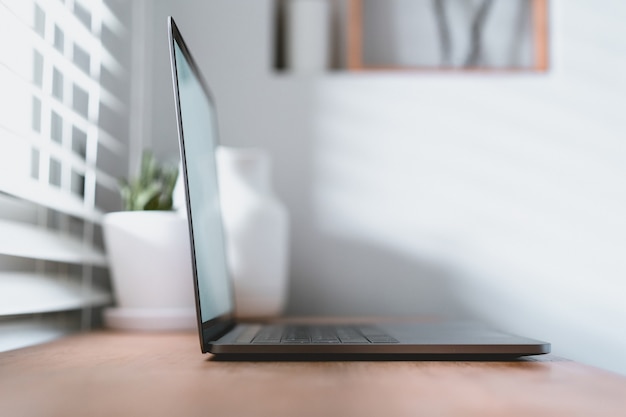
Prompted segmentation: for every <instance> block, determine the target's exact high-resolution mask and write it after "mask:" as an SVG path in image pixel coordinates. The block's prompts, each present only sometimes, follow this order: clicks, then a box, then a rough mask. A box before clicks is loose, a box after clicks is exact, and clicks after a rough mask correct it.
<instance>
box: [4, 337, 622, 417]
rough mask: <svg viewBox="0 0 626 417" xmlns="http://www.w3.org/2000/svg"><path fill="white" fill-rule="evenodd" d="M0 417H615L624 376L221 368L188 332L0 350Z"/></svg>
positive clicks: (538, 366)
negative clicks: (6, 350) (204, 353)
mask: <svg viewBox="0 0 626 417" xmlns="http://www.w3.org/2000/svg"><path fill="white" fill-rule="evenodd" d="M0 415H1V416H7V417H8V416H10V417H16V416H63V417H68V416H381V417H383V416H384V417H387V416H481V417H485V416H568V417H570V416H586V417H587V416H626V378H624V377H621V376H618V375H614V374H611V373H608V372H605V371H601V370H598V369H595V368H591V367H588V366H585V365H581V364H578V363H575V362H571V361H566V360H562V359H557V358H550V357H547V358H542V359H538V358H537V359H532V358H531V359H530V360H525V361H516V362H452V361H447V362H434V361H430V362H401V361H397V362H365V361H361V362H224V361H216V360H214V358H213V357H211V356H210V355H202V354H200V348H199V343H198V340H197V335H196V334H194V333H178V334H175V333H172V334H137V333H115V332H96V333H91V334H83V335H79V336H74V337H69V338H66V339H62V340H58V341H55V342H52V343H49V344H45V345H40V346H35V347H30V348H26V349H21V350H17V351H12V352H5V353H2V354H0Z"/></svg>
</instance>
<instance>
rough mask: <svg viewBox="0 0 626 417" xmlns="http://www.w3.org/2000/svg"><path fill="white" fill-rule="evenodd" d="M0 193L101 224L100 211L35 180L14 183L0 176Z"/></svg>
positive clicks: (11, 179) (10, 179)
mask: <svg viewBox="0 0 626 417" xmlns="http://www.w3.org/2000/svg"><path fill="white" fill-rule="evenodd" d="M0 192H3V193H5V194H8V195H12V196H14V197H17V198H21V199H22V200H26V201H29V202H31V203H35V204H38V205H40V206H43V207H46V208H50V209H53V210H56V211H58V212H61V213H63V214H69V215H70V216H74V217H77V218H79V219H83V220H87V221H90V222H92V223H97V224H98V223H100V222H102V211H100V210H98V209H89V208H87V207H86V206H85V204H84V202H83V200H82V199H80V198H78V197H74V196H72V195H71V194H68V193H66V192H63V191H61V190H59V189H55V188H53V187H49V186H45V185H43V184H41V183H40V182H38V181H35V180H31V179H25V180H22V181H20V182H16V181H14V180H13V178H9V177H5V176H0Z"/></svg>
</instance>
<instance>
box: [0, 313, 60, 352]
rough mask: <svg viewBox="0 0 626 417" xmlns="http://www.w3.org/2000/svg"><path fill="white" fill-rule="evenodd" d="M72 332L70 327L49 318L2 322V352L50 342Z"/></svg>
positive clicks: (0, 339)
mask: <svg viewBox="0 0 626 417" xmlns="http://www.w3.org/2000/svg"><path fill="white" fill-rule="evenodd" d="M70 333H72V330H71V329H69V328H68V327H66V326H63V325H61V324H59V323H56V322H53V321H48V320H41V321H39V320H38V321H32V320H28V319H22V320H12V321H10V322H5V323H3V322H0V352H6V351H7V350H13V349H19V348H21V347H24V346H30V345H34V344H37V343H44V342H48V341H50V340H54V339H57V338H59V337H62V336H64V335H67V334H70Z"/></svg>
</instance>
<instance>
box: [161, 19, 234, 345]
mask: <svg viewBox="0 0 626 417" xmlns="http://www.w3.org/2000/svg"><path fill="white" fill-rule="evenodd" d="M167 22H168V35H169V50H170V63H171V70H172V81H173V87H174V104H175V107H176V121H177V130H178V144H179V149H180V158H181V161H182V171H181V174H182V181H183V184H184V188H185V202H186V207H187V221H188V226H189V239H190V247H191V262H192V271H193V281H194V293H195V302H196V317H197V321H198V333H199V336H200V346H201V348H202V352H208V347H209V343H210V342H211V341H212V340H216V339H217V338H219V337H220V336H221V335H222V334H224V333H225V332H227V331H229V330H230V329H231V328H232V327H233V326H234V324H235V323H234V311H233V308H234V305H235V302H234V289H233V283H232V279H231V277H230V275H229V276H228V285H229V292H230V296H231V300H230V307H231V308H230V310H229V311H227V312H226V313H224V314H222V315H220V316H217V317H214V318H212V319H210V320H207V321H205V322H203V321H202V314H201V304H200V290H199V284H198V270H197V263H196V246H195V241H194V229H193V217H192V214H191V204H190V197H189V182H188V176H187V173H188V171H187V155H186V152H185V138H184V131H183V123H182V114H181V106H180V94H179V88H178V71H177V63H176V51H175V44H176V45H178V47H179V48H180V50H181V52H182V53H183V55H184V57H185V59H186V60H187V63H188V64H189V67H190V68H191V71H192V72H193V74H194V76H195V77H196V79H197V80H198V82H199V83H200V85H201V87H202V89H203V91H204V94H205V95H206V97H207V99H208V100H209V102H211V103H212V104H214V103H215V100H214V99H213V94H212V93H211V90H210V89H209V87H208V85H207V83H206V81H205V80H204V78H203V77H202V74H201V73H200V71H199V69H198V66H197V64H196V61H195V60H194V59H193V56H192V55H191V52H190V51H189V48H188V47H187V44H186V43H185V41H184V39H183V37H182V35H181V33H180V31H179V30H178V27H177V26H176V23H175V22H174V19H173V18H172V17H171V16H169V17H168V18H167ZM213 108H214V109H215V106H214V105H213ZM216 129H217V128H216ZM217 136H218V140H219V135H217ZM217 145H218V144H217V143H216V145H215V146H217ZM218 194H219V193H218ZM217 198H218V199H219V195H218V196H217ZM222 227H223V223H222ZM225 261H226V260H225Z"/></svg>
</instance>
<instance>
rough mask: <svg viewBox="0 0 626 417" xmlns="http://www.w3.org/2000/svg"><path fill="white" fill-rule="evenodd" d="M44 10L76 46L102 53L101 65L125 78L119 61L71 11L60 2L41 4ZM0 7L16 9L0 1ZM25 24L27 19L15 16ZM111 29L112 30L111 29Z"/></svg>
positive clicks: (55, 0) (7, 2) (125, 72)
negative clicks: (69, 33) (70, 35)
mask: <svg viewBox="0 0 626 417" xmlns="http://www.w3.org/2000/svg"><path fill="white" fill-rule="evenodd" d="M41 5H42V6H44V10H45V11H46V12H47V13H48V14H50V15H51V16H54V17H55V19H57V20H61V21H63V27H64V28H65V30H66V31H67V32H71V33H72V34H73V36H74V40H75V42H76V44H77V45H79V46H80V47H81V48H82V49H84V50H86V51H93V50H99V51H101V53H102V65H103V66H104V67H105V68H106V69H107V70H109V72H111V73H112V74H114V75H115V76H116V77H120V78H123V77H127V76H128V71H127V70H126V69H125V68H124V66H123V65H122V64H121V63H120V62H119V60H118V59H117V58H116V57H115V56H114V55H113V54H112V53H111V52H110V51H109V50H108V49H107V48H106V47H105V46H104V45H103V44H102V42H101V41H100V39H99V38H98V35H97V34H94V33H92V32H91V30H90V29H89V28H87V27H86V26H85V25H84V24H83V23H82V22H81V21H80V20H79V19H78V17H76V15H75V14H74V13H72V11H71V10H69V9H68V8H67V7H65V5H64V4H63V3H61V2H60V1H57V0H54V1H47V2H45V3H42V4H41ZM0 6H1V7H3V8H5V10H7V11H8V12H9V13H11V12H12V11H13V10H16V9H18V8H17V7H15V6H13V5H12V4H11V2H9V1H7V0H0ZM15 17H16V19H19V20H21V21H23V22H25V23H27V22H28V21H27V20H26V21H25V20H24V19H25V18H27V17H24V16H15ZM111 29H112V28H111Z"/></svg>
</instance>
